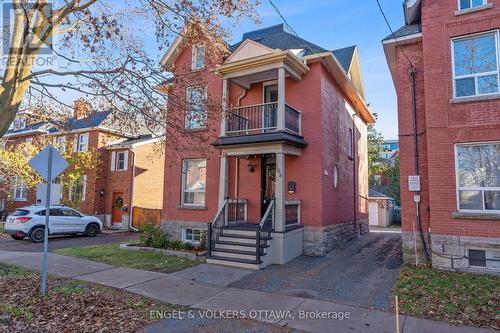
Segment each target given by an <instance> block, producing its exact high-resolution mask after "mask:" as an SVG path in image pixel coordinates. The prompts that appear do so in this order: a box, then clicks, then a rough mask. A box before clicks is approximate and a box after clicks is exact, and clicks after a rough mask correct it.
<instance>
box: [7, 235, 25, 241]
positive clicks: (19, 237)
mask: <svg viewBox="0 0 500 333" xmlns="http://www.w3.org/2000/svg"><path fill="white" fill-rule="evenodd" d="M10 237H12V238H14V239H15V240H23V239H24V237H21V236H16V235H10Z"/></svg>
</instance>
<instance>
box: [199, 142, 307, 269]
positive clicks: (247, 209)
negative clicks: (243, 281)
mask: <svg viewBox="0 0 500 333" xmlns="http://www.w3.org/2000/svg"><path fill="white" fill-rule="evenodd" d="M281 148H283V147H281ZM293 151H294V150H292V151H291V152H293ZM289 153H290V151H289ZM286 156H287V154H285V152H284V151H282V149H281V151H280V152H274V153H272V152H268V153H263V154H250V155H241V154H236V152H235V151H233V150H231V149H229V150H228V149H224V150H223V153H222V155H221V162H220V176H219V179H220V183H219V211H218V213H217V215H216V216H215V218H214V219H213V221H212V223H211V224H210V225H209V235H208V240H209V261H210V262H214V263H220V264H225V265H231V266H238V267H245V268H253V269H259V268H262V267H265V266H267V265H270V264H284V263H286V262H288V261H289V260H291V259H293V258H295V257H297V256H299V255H301V254H302V250H303V230H302V227H301V220H300V217H301V213H300V209H301V202H300V200H298V199H291V198H289V199H288V200H287V197H286V194H287V193H289V195H293V193H294V191H295V189H294V187H295V184H294V182H290V183H289V184H285V179H286V165H285V164H286V163H285V161H286ZM292 156H293V155H292ZM292 156H289V157H290V158H291V157H292ZM295 158H298V157H295ZM287 187H288V188H287Z"/></svg>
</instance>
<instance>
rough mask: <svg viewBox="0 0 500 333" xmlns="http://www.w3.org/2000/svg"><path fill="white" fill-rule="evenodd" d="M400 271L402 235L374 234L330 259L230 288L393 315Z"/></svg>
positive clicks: (260, 274) (304, 261)
mask: <svg viewBox="0 0 500 333" xmlns="http://www.w3.org/2000/svg"><path fill="white" fill-rule="evenodd" d="M401 265H402V255H401V234H400V233H369V234H367V235H364V236H363V237H361V238H359V239H356V240H354V241H352V242H350V243H348V245H347V246H346V247H345V248H344V249H341V250H335V251H333V252H332V253H330V254H329V255H328V256H326V257H321V258H311V257H299V258H298V259H295V260H294V261H292V262H290V263H288V264H286V265H282V266H278V265H273V266H270V267H267V268H266V269H264V270H261V271H257V272H255V273H252V274H249V275H247V276H245V277H243V278H242V279H241V280H239V281H236V282H234V283H232V284H231V285H229V286H230V287H237V288H243V289H252V290H259V291H266V292H275V293H282V294H286V295H290V296H299V297H305V298H312V299H319V300H325V301H333V302H339V303H343V304H349V305H354V306H361V307H366V308H374V309H379V310H388V309H389V307H390V303H391V290H392V288H393V286H394V283H395V281H396V278H397V275H398V272H399V268H400V266H401Z"/></svg>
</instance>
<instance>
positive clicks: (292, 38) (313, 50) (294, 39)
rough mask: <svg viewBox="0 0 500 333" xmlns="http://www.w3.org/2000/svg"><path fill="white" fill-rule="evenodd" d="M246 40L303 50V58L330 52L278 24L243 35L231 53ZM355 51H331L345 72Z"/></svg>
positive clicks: (347, 49)
mask: <svg viewBox="0 0 500 333" xmlns="http://www.w3.org/2000/svg"><path fill="white" fill-rule="evenodd" d="M247 39H250V40H253V41H254V42H257V43H259V44H262V45H264V46H267V47H269V48H272V49H280V50H293V49H304V51H305V52H304V56H307V55H311V54H317V53H323V52H330V51H329V50H327V49H324V48H322V47H321V46H318V45H316V44H314V43H311V42H309V41H307V40H305V39H303V38H300V37H298V36H296V35H294V34H292V33H291V32H289V31H288V29H287V28H286V26H285V24H278V25H274V26H271V27H267V28H263V29H259V30H254V31H250V32H246V33H244V34H243V37H242V39H241V41H239V42H238V43H236V44H234V45H232V46H231V47H230V50H231V52H234V51H235V50H236V49H237V48H238V47H239V46H240V45H241V44H242V43H243V42H244V41H245V40H247ZM355 49H356V46H350V47H346V48H342V49H338V50H334V51H332V52H333V54H334V55H335V57H336V58H337V60H338V61H339V63H340V64H341V65H342V67H343V69H344V71H345V72H348V71H349V68H350V66H351V62H352V58H353V55H354V50H355Z"/></svg>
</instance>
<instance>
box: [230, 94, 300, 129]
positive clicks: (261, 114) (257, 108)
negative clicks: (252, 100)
mask: <svg viewBox="0 0 500 333" xmlns="http://www.w3.org/2000/svg"><path fill="white" fill-rule="evenodd" d="M225 125H226V131H225V134H226V136H240V135H254V134H263V133H272V132H276V131H278V103H277V102H276V103H265V104H257V105H250V106H242V107H238V108H233V109H230V110H229V111H228V114H227V120H226V122H225ZM284 130H285V131H288V132H290V133H293V134H296V135H301V113H300V112H299V111H297V110H295V109H294V108H292V107H291V106H289V105H287V104H286V105H285V126H284Z"/></svg>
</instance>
